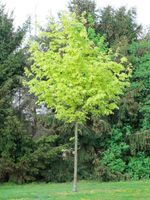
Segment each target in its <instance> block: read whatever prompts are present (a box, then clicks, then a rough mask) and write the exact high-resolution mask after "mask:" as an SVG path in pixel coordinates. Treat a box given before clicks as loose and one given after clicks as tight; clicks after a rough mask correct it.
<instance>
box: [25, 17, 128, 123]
mask: <svg viewBox="0 0 150 200" xmlns="http://www.w3.org/2000/svg"><path fill="white" fill-rule="evenodd" d="M50 30H51V31H50V32H42V33H41V34H40V37H41V38H42V37H44V38H46V41H49V43H48V44H44V43H40V44H39V43H38V42H32V43H31V47H30V51H31V56H32V59H33V61H34V63H33V65H32V66H31V71H30V72H29V71H28V72H26V74H27V75H28V77H29V78H30V81H29V82H28V85H29V88H30V92H31V93H34V94H35V95H36V96H37V97H38V102H39V103H41V102H45V103H46V105H47V106H48V107H49V108H53V109H54V110H55V111H56V116H57V118H59V119H62V120H64V121H66V122H69V123H71V122H78V123H83V122H84V121H85V120H86V118H87V115H88V114H91V115H93V116H97V115H108V114H110V113H112V111H113V110H114V109H115V108H117V101H118V100H119V95H120V94H122V93H123V89H124V88H125V86H127V85H128V83H127V81H126V79H127V77H128V75H127V73H126V72H125V69H124V66H123V65H122V64H118V63H116V62H114V61H112V60H111V58H110V56H109V55H107V54H106V53H104V51H103V50H102V51H101V50H100V48H99V47H97V46H95V44H94V43H93V42H92V41H91V40H90V39H89V38H88V34H87V31H86V28H85V27H84V25H83V24H82V23H81V22H79V21H78V20H77V19H76V17H75V15H70V14H65V15H63V16H62V17H61V19H60V23H54V24H53V25H51V26H50Z"/></svg>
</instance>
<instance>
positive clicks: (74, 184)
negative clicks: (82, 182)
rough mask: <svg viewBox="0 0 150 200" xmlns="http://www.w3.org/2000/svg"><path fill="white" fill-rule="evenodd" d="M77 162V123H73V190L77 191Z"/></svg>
mask: <svg viewBox="0 0 150 200" xmlns="http://www.w3.org/2000/svg"><path fill="white" fill-rule="evenodd" d="M77 163H78V124H77V123H76V124H75V145H74V179H73V189H72V191H73V192H77Z"/></svg>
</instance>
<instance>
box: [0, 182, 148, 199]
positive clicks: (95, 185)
mask: <svg viewBox="0 0 150 200" xmlns="http://www.w3.org/2000/svg"><path fill="white" fill-rule="evenodd" d="M71 187H72V185H71V183H63V184H51V183H48V184H46V183H45V184H44V183H42V184H41V183H40V184H37V183H34V184H25V185H12V184H1V185H0V200H150V181H148V180H147V181H137V182H136V181H134V182H114V183H112V182H111V183H99V182H85V181H83V182H79V184H78V192H77V193H73V192H71Z"/></svg>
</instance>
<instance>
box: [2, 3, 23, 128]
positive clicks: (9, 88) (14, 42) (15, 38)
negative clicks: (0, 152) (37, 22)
mask: <svg viewBox="0 0 150 200" xmlns="http://www.w3.org/2000/svg"><path fill="white" fill-rule="evenodd" d="M25 33H26V25H25V26H23V27H22V28H21V27H19V28H18V29H17V30H15V28H14V25H13V17H12V15H10V16H9V15H8V14H7V13H6V12H5V6H3V5H1V4H0V121H1V127H2V126H3V122H4V121H5V120H4V119H5V116H7V115H8V114H9V112H10V109H11V108H12V98H13V95H14V93H15V92H16V88H18V87H19V86H20V85H21V81H20V77H21V76H22V75H23V71H24V66H25V59H26V56H25V54H24V50H23V49H22V48H21V45H22V40H23V38H24V36H25Z"/></svg>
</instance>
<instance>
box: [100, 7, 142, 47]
mask: <svg viewBox="0 0 150 200" xmlns="http://www.w3.org/2000/svg"><path fill="white" fill-rule="evenodd" d="M135 17H136V10H135V9H130V10H127V9H126V8H125V7H120V8H119V9H116V10H115V9H113V8H112V7H111V6H108V7H106V8H104V9H103V10H101V20H100V24H99V32H100V33H101V34H104V35H106V41H108V43H109V45H110V46H111V47H112V48H114V49H117V48H125V47H126V46H127V45H128V44H130V43H131V42H132V40H137V37H138V34H139V33H140V31H141V26H138V25H137V23H136V21H135Z"/></svg>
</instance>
